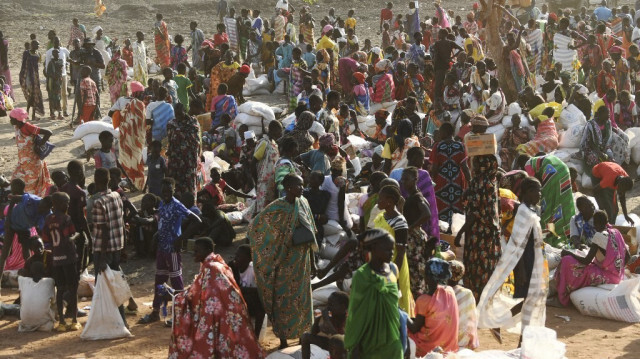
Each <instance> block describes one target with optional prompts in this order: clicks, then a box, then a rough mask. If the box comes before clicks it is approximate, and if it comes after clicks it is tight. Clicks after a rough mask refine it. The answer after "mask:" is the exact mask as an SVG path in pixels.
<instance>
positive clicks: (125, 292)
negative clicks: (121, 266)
mask: <svg viewBox="0 0 640 359" xmlns="http://www.w3.org/2000/svg"><path fill="white" fill-rule="evenodd" d="M103 274H104V275H105V277H106V278H107V281H106V283H107V285H108V286H109V290H110V291H111V293H112V294H113V299H115V301H116V304H117V305H118V306H120V305H122V304H124V302H126V301H128V300H129V298H131V289H130V288H129V284H128V283H127V279H126V278H125V277H124V273H122V271H117V270H112V269H110V268H107V270H105V271H104V272H103Z"/></svg>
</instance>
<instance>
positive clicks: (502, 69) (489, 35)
mask: <svg viewBox="0 0 640 359" xmlns="http://www.w3.org/2000/svg"><path fill="white" fill-rule="evenodd" d="M481 2H482V4H483V5H484V4H485V2H484V1H481ZM494 4H500V5H504V0H489V1H487V2H486V6H484V11H483V12H485V17H484V18H485V20H486V25H485V29H486V30H485V34H486V50H487V56H488V57H490V58H492V59H493V61H494V62H495V63H496V66H497V68H498V81H499V82H500V88H501V89H502V91H503V92H504V96H505V98H506V99H507V102H513V101H515V100H517V98H518V91H517V90H516V83H515V81H513V76H512V74H511V65H510V64H509V61H508V60H507V59H505V58H504V57H503V56H502V49H503V48H504V46H505V44H504V43H503V42H502V38H500V22H501V20H502V10H500V9H499V8H497V7H494V6H493V5H494Z"/></svg>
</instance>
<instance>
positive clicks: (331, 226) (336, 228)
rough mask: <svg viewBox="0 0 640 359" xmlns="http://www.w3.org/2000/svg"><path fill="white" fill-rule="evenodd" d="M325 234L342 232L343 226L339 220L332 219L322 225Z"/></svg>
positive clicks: (330, 234) (331, 234)
mask: <svg viewBox="0 0 640 359" xmlns="http://www.w3.org/2000/svg"><path fill="white" fill-rule="evenodd" d="M322 227H323V228H324V235H325V236H333V235H336V234H340V233H341V232H342V226H340V224H339V223H338V222H337V221H334V220H333V219H330V220H329V221H328V222H327V223H326V224H324V225H322Z"/></svg>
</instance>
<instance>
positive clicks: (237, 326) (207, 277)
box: [169, 253, 264, 359]
mask: <svg viewBox="0 0 640 359" xmlns="http://www.w3.org/2000/svg"><path fill="white" fill-rule="evenodd" d="M174 311H175V324H174V327H173V332H172V333H171V343H170V344H169V358H171V359H178V358H237V359H253V358H264V353H263V351H262V348H260V344H258V341H257V340H256V337H255V335H254V333H253V325H252V324H251V319H250V318H249V312H248V310H247V305H246V304H245V302H244V299H243V298H242V293H241V291H240V287H239V286H238V284H237V283H236V281H235V280H234V279H233V272H232V271H231V268H229V266H228V265H227V264H226V263H225V262H224V260H223V259H222V257H221V256H220V255H218V254H215V253H211V254H210V255H209V256H208V257H207V258H206V259H205V260H204V262H203V263H202V264H201V266H200V273H198V275H197V276H196V278H195V280H194V282H193V284H192V285H191V286H190V287H189V289H187V290H186V291H185V292H183V293H180V294H178V295H177V296H176V298H175V300H174Z"/></svg>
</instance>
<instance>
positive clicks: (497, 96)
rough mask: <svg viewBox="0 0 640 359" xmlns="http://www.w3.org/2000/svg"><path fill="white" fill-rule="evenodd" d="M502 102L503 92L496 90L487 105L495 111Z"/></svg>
mask: <svg viewBox="0 0 640 359" xmlns="http://www.w3.org/2000/svg"><path fill="white" fill-rule="evenodd" d="M501 104H502V93H501V92H500V91H496V92H494V93H493V95H491V97H489V98H488V99H487V107H489V109H490V110H491V111H495V110H497V109H498V107H500V105H501Z"/></svg>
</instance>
